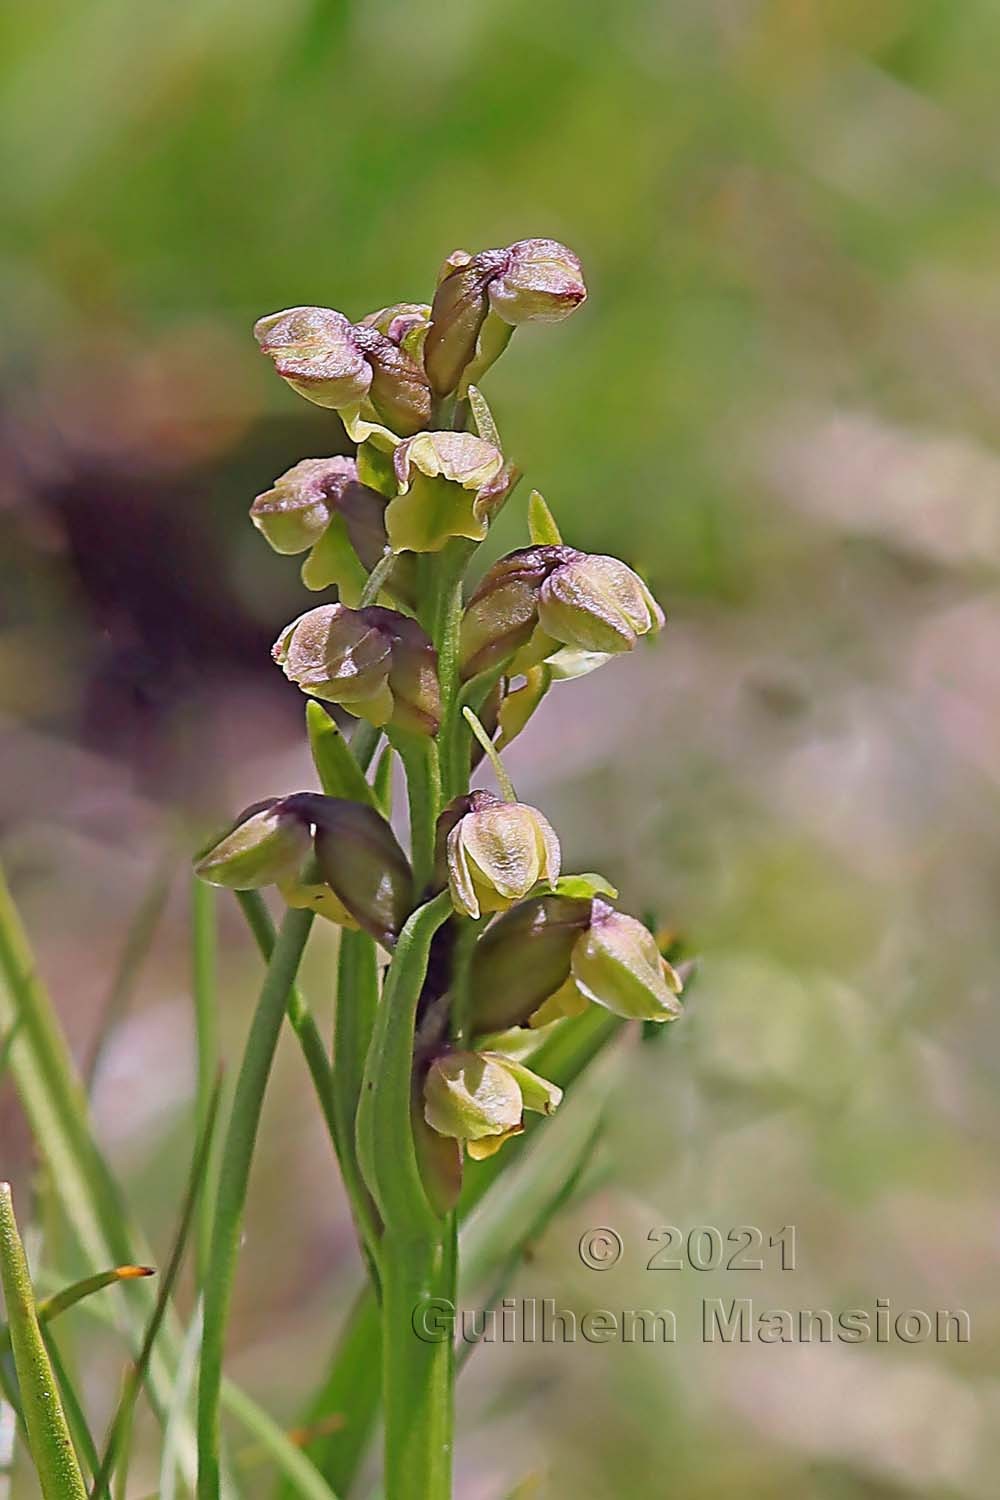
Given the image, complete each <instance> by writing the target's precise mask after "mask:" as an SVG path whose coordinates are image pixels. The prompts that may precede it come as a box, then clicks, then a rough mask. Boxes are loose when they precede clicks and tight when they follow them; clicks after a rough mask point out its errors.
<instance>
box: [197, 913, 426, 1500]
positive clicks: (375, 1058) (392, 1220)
mask: <svg viewBox="0 0 1000 1500" xmlns="http://www.w3.org/2000/svg"><path fill="white" fill-rule="evenodd" d="M451 912H452V905H451V896H450V895H449V893H448V892H447V891H442V892H441V893H440V894H439V895H437V896H435V897H434V899H433V900H432V901H428V902H427V903H426V905H424V906H421V907H419V908H418V909H417V910H416V911H415V912H414V913H413V915H412V916H411V917H410V918H409V919H408V921H407V922H406V925H405V926H404V928H403V930H402V932H401V933H400V935H399V940H398V942H397V944H396V949H395V952H394V954H393V960H392V964H391V965H390V967H389V973H388V978H387V979H386V983H385V990H384V993H383V996H382V1001H381V1004H380V1005H379V1007H378V1010H377V1012H376V1016H375V1027H374V1031H373V1033H372V1041H371V1046H370V1047H369V1049H368V1059H367V1062H366V1065H365V1074H364V1081H363V1083H362V1089H361V1099H360V1102H359V1105H358V1114H357V1141H358V1160H359V1162H360V1164H361V1170H362V1173H363V1174H364V1178H365V1181H366V1183H367V1184H368V1187H369V1190H370V1191H371V1193H372V1196H373V1197H374V1199H375V1202H376V1204H377V1206H378V1210H379V1212H380V1214H381V1215H382V1220H383V1222H384V1223H385V1225H386V1226H387V1228H388V1227H390V1226H393V1225H398V1226H399V1227H400V1229H401V1230H403V1231H412V1230H414V1229H415V1228H416V1229H418V1230H419V1227H420V1226H424V1227H426V1228H428V1229H431V1230H433V1229H434V1228H435V1227H437V1226H439V1225H440V1219H439V1218H438V1216H437V1215H436V1214H435V1212H434V1210H433V1209H432V1208H431V1206H430V1204H429V1203H428V1201H427V1195H426V1194H425V1192H424V1188H423V1183H422V1182H421V1180H420V1172H419V1169H418V1167H417V1158H416V1152H415V1150H414V1146H413V1129H412V1126H411V1124H410V1076H411V1073H412V1070H413V1033H414V1025H415V1021H416V1014H417V1001H418V999H419V998H420V990H421V987H422V985H423V982H424V977H425V975H426V973H427V960H428V957H429V954H430V946H431V939H432V938H433V936H434V934H435V932H437V930H438V928H439V927H440V926H441V924H442V923H443V922H446V921H447V919H448V917H449V916H450V915H451ZM202 1500H208V1497H202Z"/></svg>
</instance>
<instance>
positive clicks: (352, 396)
mask: <svg viewBox="0 0 1000 1500" xmlns="http://www.w3.org/2000/svg"><path fill="white" fill-rule="evenodd" d="M253 331H254V337H255V338H256V340H257V342H258V344H259V345H260V347H261V351H262V352H263V353H264V354H267V355H269V356H270V358H271V359H272V360H273V361H274V368H275V369H276V370H277V372H278V374H279V375H280V376H281V377H282V379H283V380H286V381H287V382H288V384H289V385H290V386H291V388H292V390H293V391H298V393H299V395H300V396H305V398H306V400H307V401H313V402H315V404H316V405H317V406H328V407H333V408H340V407H343V406H353V405H355V404H356V403H357V402H360V401H363V400H364V399H365V397H366V396H367V394H368V389H369V387H370V385H371V383H372V372H371V368H370V366H369V365H368V364H367V363H366V361H365V359H364V356H363V355H362V353H361V351H360V349H359V348H358V347H357V344H356V343H355V341H354V337H353V334H354V330H353V328H352V326H351V324H350V323H349V322H348V320H347V319H346V318H345V317H344V315H343V313H339V312H334V311H333V309H332V308H329V307H290V308H288V309H286V311H284V312H276V313H269V314H268V315H267V316H266V317H264V318H258V320H257V322H256V323H255V324H254V330H253Z"/></svg>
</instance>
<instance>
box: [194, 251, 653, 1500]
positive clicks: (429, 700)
mask: <svg viewBox="0 0 1000 1500" xmlns="http://www.w3.org/2000/svg"><path fill="white" fill-rule="evenodd" d="M586 295H587V292H586V286H585V283H584V279H583V273H582V270H581V267H580V262H579V260H578V259H577V257H576V256H575V255H574V254H573V252H572V251H571V250H569V249H567V248H566V246H564V245H561V244H558V243H556V242H555V241H552V240H545V239H528V240H522V241H519V242H518V243H517V244H514V245H511V246H508V247H507V248H505V249H496V250H486V251H481V252H479V253H478V254H474V255H472V254H467V253H466V252H464V251H456V252H455V253H454V254H453V255H451V256H449V257H448V260H447V261H446V262H445V265H444V267H443V270H442V273H441V276H440V279H439V281H438V284H437V289H436V291H435V293H434V296H433V300H432V301H431V303H430V304H413V303H397V304H394V305H392V306H389V307H385V308H382V309H381V310H379V311H378V312H375V313H372V314H370V315H369V316H367V317H365V318H362V319H361V320H360V321H359V322H357V323H355V322H351V321H350V320H349V319H348V318H347V317H345V316H344V315H343V314H342V313H340V312H336V311H334V310H332V309H330V308H325V307H295V308H291V309H288V310H285V311H282V312H276V313H272V314H269V315H268V316H266V317H263V318H261V319H260V320H259V322H258V323H257V325H256V328H255V334H256V338H257V341H258V343H259V345H260V348H261V350H262V351H263V353H264V354H265V355H266V356H267V357H268V358H269V359H270V360H271V361H272V362H273V365H274V368H275V370H276V371H277V373H278V375H279V376H281V378H282V379H283V380H284V381H285V382H286V383H287V384H288V385H289V386H290V387H291V389H292V390H293V391H295V392H297V393H298V394H299V395H301V396H304V397H305V398H306V399H307V400H309V401H311V402H314V403H316V404H317V405H319V406H321V407H326V408H329V409H331V410H332V411H334V412H336V413H337V414H338V416H339V418H340V421H341V423H342V424H343V428H344V429H345V430H346V433H347V435H348V437H349V438H350V439H351V441H352V442H353V443H354V444H355V445H356V452H355V454H354V456H353V457H345V456H343V455H342V454H340V453H337V454H334V455H331V456H329V457H318V458H305V459H302V460H301V461H300V462H298V463H296V464H295V465H294V466H293V467H292V468H290V469H289V470H288V472H287V473H285V474H282V475H281V476H280V477H279V478H277V479H276V480H275V481H274V483H273V484H272V485H271V487H270V488H269V489H267V490H265V491H264V492H263V493H262V494H260V495H259V496H258V497H257V499H256V500H255V501H254V502H253V505H252V507H251V511H250V515H251V519H252V521H253V524H254V525H255V526H256V527H257V529H258V530H259V531H260V532H261V533H262V535H263V537H264V538H265V539H266V541H267V542H268V543H270V545H271V547H272V548H273V549H274V550H275V552H277V553H281V554H286V555H294V554H300V555H301V554H305V557H304V561H303V564H302V572H301V576H302V583H303V585H304V586H305V588H306V589H308V590H311V591H314V592H320V593H323V594H324V595H325V597H324V598H323V599H322V601H321V602H318V603H316V604H315V605H314V607H312V608H310V609H307V610H305V611H304V612H303V613H302V614H300V615H299V616H298V618H297V619H295V620H292V621H291V622H290V623H289V624H287V625H285V626H284V627H283V628H282V629H281V630H280V631H279V633H278V636H277V640H276V642H275V645H274V650H273V655H274V660H275V662H276V664H277V666H278V667H279V668H280V669H281V671H283V672H284V674H285V676H286V677H287V678H288V680H289V682H290V683H291V684H294V686H295V687H297V688H299V689H300V690H301V692H302V693H303V694H305V695H306V697H307V699H308V702H307V705H306V724H307V733H308V737H309V742H310V745H311V749H312V753H313V758H314V761H315V766H316V771H317V774H318V779H319V782H320V785H321V788H322V790H321V791H318V792H317V791H294V792H291V793H287V794H285V795H283V796H280V797H277V798H271V799H268V800H267V801H264V802H260V803H257V804H255V805H254V806H253V807H251V808H248V809H247V810H246V811H245V812H244V813H243V814H242V815H241V816H240V817H239V818H238V819H237V820H236V823H235V825H234V826H233V827H232V828H231V829H230V830H229V831H228V832H227V833H226V834H225V835H224V836H222V837H221V838H218V839H216V840H215V841H214V843H213V844H212V846H211V847H210V848H209V849H207V850H206V851H205V852H204V853H203V854H202V855H201V857H200V858H199V859H198V861H197V864H196V870H197V873H198V875H199V876H200V877H201V879H202V880H203V881H206V882H210V883H212V884H214V885H219V886H226V887H229V888H232V889H234V890H236V891H237V892H241V893H244V897H243V899H244V900H252V899H254V898H252V897H250V896H247V895H246V894H245V893H253V892H257V891H258V890H260V889H261V888H263V887H267V886H273V887H275V888H276V890H277V892H278V893H279V895H280V899H281V900H282V902H283V903H284V906H285V908H286V915H285V918H284V922H283V926H282V929H281V933H280V935H279V936H278V938H277V942H276V944H275V945H274V949H273V953H272V956H271V967H270V971H269V985H266V986H265V995H264V996H262V1001H261V1005H262V1007H265V1002H266V1006H267V1007H269V1010H268V1016H269V1017H271V1018H272V1019H271V1020H269V1021H267V1023H266V1025H265V1022H264V1021H260V1025H259V1026H258V1025H257V1022H258V1020H260V1014H261V1013H260V1012H259V1013H258V1017H257V1018H255V1027H257V1030H256V1033H255V1032H252V1033H251V1042H250V1043H249V1044H248V1054H247V1060H245V1063H244V1071H243V1073H242V1074H241V1079H240V1085H239V1087H238V1089H237V1103H236V1106H234V1118H235V1117H237V1116H238V1114H239V1103H240V1089H241V1088H242V1087H243V1085H244V1082H245V1080H246V1078H247V1074H248V1070H249V1071H250V1072H251V1073H252V1072H253V1071H254V1070H255V1069H256V1073H257V1075H258V1081H259V1074H260V1071H261V1069H263V1074H264V1076H265V1077H266V1073H267V1070H268V1067H269V1063H270V1055H271V1053H273V1046H274V1041H275V1040H276V1037H277V1029H276V1026H277V1024H278V1021H280V1012H281V1010H282V1008H283V1007H284V1006H285V1004H286V1002H287V998H288V995H289V993H290V991H291V990H292V987H293V985H294V979H295V973H296V970H297V967H298V963H299V960H300V958H301V955H302V951H303V948H304V945H305V942H306V938H307V934H308V932H309V927H310V924H311V923H312V922H313V920H314V918H316V917H319V918H321V919H323V920H326V921H330V922H333V923H336V924H337V925H338V927H339V928H340V929H341V937H340V945H339V960H338V964H339V975H338V989H337V1002H336V1021H335V1036H334V1047H333V1057H332V1065H331V1074H330V1094H331V1097H330V1100H329V1104H330V1114H331V1118H332V1120H333V1124H334V1139H335V1144H336V1148H337V1153H338V1158H339V1162H340V1166H341V1169H342V1173H343V1179H344V1185H345V1188H346V1191H347V1195H348V1197H349V1200H350V1204H351V1208H352V1212H353V1217H354V1222H355V1226H356V1229H357V1234H358V1239H359V1243H360V1246H361V1250H362V1252H363V1256H364V1260H365V1265H366V1267H367V1271H368V1275H369V1277H370V1281H371V1295H372V1298H373V1299H374V1300H373V1302H372V1303H371V1304H370V1306H371V1307H372V1308H374V1309H377V1312H375V1311H373V1312H372V1313H371V1320H372V1321H371V1330H372V1336H373V1337H376V1338H380V1341H381V1348H382V1365H381V1400H382V1409H383V1412H384V1421H385V1438H384V1478H383V1485H384V1493H385V1496H386V1497H387V1500H444V1497H447V1496H449V1495H450V1494H451V1483H452V1480H451V1470H452V1420H453V1417H452V1412H453V1382H454V1371H455V1354H454V1349H453V1347H452V1342H451V1340H450V1339H445V1340H443V1341H426V1340H424V1339H421V1338H420V1337H418V1336H417V1334H416V1333H415V1331H414V1322H413V1315H414V1310H415V1308H416V1307H417V1306H418V1305H419V1304H420V1303H421V1301H422V1299H426V1298H428V1297H436V1298H442V1299H445V1301H446V1302H447V1303H452V1304H453V1302H454V1298H455V1295H456V1290H455V1289H456V1275H457V1256H456V1220H457V1214H458V1213H459V1212H460V1207H461V1204H462V1203H463V1202H465V1201H466V1199H468V1197H469V1196H470V1193H471V1194H472V1195H473V1196H474V1195H475V1193H476V1191H477V1188H476V1185H475V1174H476V1173H486V1172H487V1171H488V1170H490V1169H493V1170H496V1169H497V1165H496V1161H495V1159H496V1157H497V1153H499V1152H502V1150H503V1147H504V1145H505V1143H506V1142H509V1141H510V1140H511V1139H512V1138H514V1137H516V1136H518V1135H519V1134H521V1133H522V1132H523V1131H524V1129H525V1123H526V1115H527V1114H529V1113H535V1114H537V1115H539V1116H545V1115H549V1114H551V1113H552V1112H553V1111H554V1110H555V1109H556V1108H557V1106H558V1105H559V1102H560V1099H561V1097H562V1089H561V1087H560V1083H559V1081H558V1080H557V1076H556V1075H557V1074H558V1073H559V1069H558V1068H553V1067H547V1065H546V1060H547V1058H550V1057H551V1056H552V1055H553V1052H552V1046H551V1043H552V1042H553V1039H556V1038H558V1037H559V1036H561V1035H562V1033H563V1031H564V1030H565V1029H566V1028H572V1027H574V1026H577V1025H579V1023H580V1021H581V1019H582V1018H583V1017H585V1015H586V1013H587V1012H588V1011H590V1010H591V1009H592V1008H593V1007H598V1008H600V1009H601V1010H602V1011H604V1012H609V1013H611V1014H612V1015H613V1016H615V1017H618V1018H623V1019H625V1020H641V1021H647V1022H649V1021H653V1022H663V1021H670V1020H673V1019H674V1018H675V1017H676V1016H677V1015H678V1013H679V1010H680V1004H679V1001H678V994H679V992H680V990H681V981H680V979H679V977H678V975H677V973H676V972H675V971H674V969H673V968H671V966H670V965H669V964H668V963H667V962H666V960H665V959H664V957H662V956H661V953H660V950H659V948H658V946H657V943H656V941H655V939H654V937H653V936H652V935H651V934H650V932H649V931H648V930H647V928H646V927H645V926H643V925H642V924H641V923H640V922H639V921H637V920H636V919H635V918H634V917H631V916H628V915H626V914H625V913H624V912H621V911H619V910H618V908H617V906H616V904H615V898H616V893H615V892H614V891H613V890H612V889H611V887H610V886H609V885H608V883H607V882H606V881H604V880H603V879H601V878H600V877H599V876H595V875H590V874H584V875H573V876H566V875H564V874H563V873H562V869H561V854H560V845H559V839H558V836H557V833H556V831H555V829H554V828H553V827H552V825H551V824H550V822H549V821H548V819H547V818H546V817H545V815H544V813H543V812H541V811H540V810H539V809H538V808H535V807H531V806H528V805H527V804H525V803H522V802H520V801H519V800H518V798H517V795H516V793H515V791H514V788H513V787H512V785H511V782H510V779H509V777H508V775H507V774H506V771H505V769H504V766H503V763H502V761H501V759H500V752H501V751H502V750H503V749H504V747H506V746H507V745H509V744H510V743H511V742H512V741H513V740H514V739H515V738H516V737H517V735H518V734H520V733H521V732H522V731H523V730H524V728H525V726H526V725H527V724H528V722H529V721H530V720H531V718H532V716H533V715H534V714H535V713H537V712H538V711H539V710H540V709H541V708H542V705H543V703H544V702H545V700H546V698H547V695H548V694H549V692H550V691H553V690H554V691H557V692H562V691H567V689H564V688H563V687H562V686H561V684H563V683H564V682H567V681H571V680H572V679H573V678H575V677H578V676H580V675H581V674H583V673H586V672H591V671H593V670H594V669H595V668H597V667H599V666H601V665H602V664H604V663H606V662H608V661H610V659H611V658H612V657H614V656H616V655H619V654H621V653H623V652H627V651H631V650H632V649H633V648H634V647H635V645H636V643H637V642H638V641H639V640H640V638H641V637H643V636H647V635H653V634H655V633H656V632H658V631H659V630H660V629H661V627H662V625H663V620H664V617H663V613H662V611H661V609H660V607H659V605H658V604H657V603H656V600H655V599H654V598H653V596H652V594H651V593H650V591H649V589H648V587H647V586H646V584H645V583H644V581H643V580H642V579H641V578H640V577H639V576H638V575H637V574H636V573H635V572H633V571H632V569H631V568H629V567H628V566H626V564H625V563H624V562H620V561H619V560H618V559H616V558H613V557H605V556H591V555H588V554H586V553H584V552H581V551H578V550H577V549H576V548H574V547H572V546H569V545H567V544H566V543H565V542H564V541H563V539H562V536H561V535H560V532H559V530H558V527H557V525H556V522H555V520H554V518H553V515H552V513H551V511H550V510H549V508H548V506H547V505H546V503H545V501H544V500H543V499H542V497H541V495H540V494H539V493H538V492H537V491H533V492H532V493H531V495H530V499H529V502H528V506H527V530H528V545H526V546H524V547H522V548H520V549H518V550H517V551H515V552H512V553H511V554H510V555H509V556H506V557H504V558H502V559H501V560H500V561H499V562H497V563H495V564H494V565H493V566H492V567H490V568H489V569H488V570H487V571H486V572H485V574H484V575H483V576H482V577H481V578H480V580H479V582H478V584H477V585H476V587H475V588H474V589H473V590H472V591H471V593H470V594H469V595H468V597H466V593H465V590H464V580H465V576H466V574H467V572H468V571H469V569H470V567H472V566H473V565H474V562H475V554H476V550H477V547H478V545H479V544H480V543H481V542H482V541H483V539H484V538H485V537H486V535H487V533H488V531H489V528H490V525H491V523H492V522H493V520H494V519H495V517H496V515H497V514H498V512H499V510H500V508H501V507H502V506H504V505H506V504H507V503H508V502H509V501H510V497H511V495H512V494H513V492H514V490H515V487H516V485H517V483H518V479H519V477H520V476H519V472H518V470H517V468H516V466H515V465H514V464H513V463H511V461H510V460H509V459H508V457H507V455H506V454H505V452H504V449H503V446H502V444H501V441H500V437H499V435H498V432H497V427H496V424H495V422H494V419H493V416H492V414H491V412H490V409H489V406H488V405H487V402H486V399H485V397H484V396H483V394H482V390H481V382H482V380H483V378H484V377H485V376H486V374H487V372H488V371H489V369H490V367H491V366H492V364H493V363H494V361H495V360H496V359H497V358H498V357H499V356H500V355H501V354H502V353H503V351H504V350H505V349H506V347H507V345H508V343H509V342H510V339H511V335H512V334H513V332H514V330H515V328H517V327H519V326H520V325H521V324H528V323H534V322H538V323H555V322H558V321H560V320H562V319H564V318H566V317H568V316H569V315H570V314H572V313H573V312H575V311H576V310H577V309H578V308H579V307H580V306H581V305H582V304H583V302H584V301H585V299H586ZM335 436H336V434H335ZM350 720H353V721H354V730H353V733H352V734H351V736H350V739H348V738H347V737H346V736H345V734H344V732H343V728H342V725H344V724H345V723H347V722H348V721H350ZM396 758H398V761H399V762H400V763H401V765H402V768H403V771H404V773H405V779H406V787H407V797H408V804H409V818H408V847H404V846H403V844H402V843H401V842H400V839H399V837H398V835H397V832H396V831H395V828H394V826H393V822H392V820H391V807H390V798H391V786H392V770H393V763H394V760H395V759H396ZM477 768H480V769H481V770H483V771H484V772H485V773H486V774H487V776H488V777H489V776H492V778H493V780H494V783H495V788H496V790H495V791H493V790H487V789H475V790H473V789H471V788H470V778H471V777H472V776H473V774H474V773H475V772H476V770H477ZM257 899H259V898H257ZM273 1018H278V1020H277V1021H276V1020H274V1019H273ZM268 1027H269V1029H267V1028H268ZM265 1032H266V1034H265ZM581 1065H582V1054H581ZM572 1073H573V1068H570V1069H569V1070H565V1069H564V1071H563V1076H562V1082H563V1083H565V1082H567V1081H570V1078H571V1076H572ZM250 1087H251V1084H250V1083H248V1084H247V1089H250ZM246 1097H249V1095H247V1096H246ZM255 1128H256V1121H255V1120H252V1121H251V1122H250V1132H249V1134H250V1142H249V1145H248V1144H247V1140H246V1130H244V1131H243V1134H242V1136H240V1133H239V1132H238V1131H237V1132H236V1136H237V1137H238V1138H237V1139H235V1141H234V1127H233V1126H231V1127H230V1136H229V1139H228V1140H227V1143H226V1149H225V1152H224V1157H223V1169H222V1178H221V1185H220V1192H221V1194H222V1195H223V1198H224V1201H225V1203H226V1204H227V1205H228V1209H227V1212H225V1213H222V1214H221V1215H220V1220H219V1222H217V1224H216V1233H215V1235H214V1238H213V1242H212V1246H211V1265H210V1274H209V1277H208V1279H207V1283H206V1299H205V1329H204V1342H203V1355H202V1364H201V1374H200V1389H199V1455H200V1468H199V1476H198V1495H199V1500H219V1495H220V1482H221V1459H220V1448H219V1402H220V1391H221V1388H222V1363H221V1352H222V1340H223V1334H224V1329H225V1323H226V1317H227V1312H228V1303H229V1292H230V1288H231V1284H232V1278H233V1272H234V1266H235V1259H236V1253H237V1246H238V1232H239V1220H240V1215H241V1212H242V1203H243V1194H244V1192H245V1186H246V1171H247V1168H248V1164H249V1149H250V1145H252V1137H253V1132H254V1130H255ZM463 1175H464V1176H465V1179H466V1182H465V1189H464V1196H463ZM470 1179H472V1181H471V1182H470ZM227 1194H228V1197H226V1196H225V1195H227ZM336 1477H337V1478H338V1483H339V1485H340V1487H341V1488H342V1489H343V1490H344V1491H345V1492H346V1487H347V1484H348V1482H349V1481H350V1479H351V1478H352V1477H353V1476H352V1474H350V1473H348V1472H346V1471H345V1470H342V1471H341V1472H340V1474H339V1475H338V1476H336Z"/></svg>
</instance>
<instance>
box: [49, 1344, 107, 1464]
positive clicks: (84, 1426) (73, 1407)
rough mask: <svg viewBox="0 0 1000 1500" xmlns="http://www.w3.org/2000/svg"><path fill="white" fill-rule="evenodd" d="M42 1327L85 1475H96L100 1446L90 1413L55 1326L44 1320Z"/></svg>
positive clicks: (74, 1443)
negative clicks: (91, 1427) (98, 1448)
mask: <svg viewBox="0 0 1000 1500" xmlns="http://www.w3.org/2000/svg"><path fill="white" fill-rule="evenodd" d="M39 1326H40V1328H41V1330H42V1338H43V1339H44V1341H45V1352H46V1353H47V1354H48V1356H49V1359H50V1360H51V1361H52V1370H53V1373H54V1374H55V1377H56V1382H57V1384H58V1386H59V1394H60V1396H61V1397H62V1403H63V1408H64V1410H65V1412H66V1421H67V1423H68V1424H69V1431H70V1436H71V1437H72V1439H73V1447H74V1448H75V1449H76V1456H77V1458H78V1459H79V1461H80V1466H81V1468H82V1469H83V1470H84V1471H85V1474H86V1475H89V1476H90V1477H91V1478H92V1477H93V1475H94V1474H95V1473H96V1472H97V1464H98V1458H97V1448H96V1446H95V1443H94V1439H93V1435H92V1434H91V1431H90V1424H89V1423H88V1421H87V1414H86V1412H85V1411H84V1409H83V1403H82V1401H81V1400H80V1397H79V1396H78V1395H77V1393H76V1386H75V1385H74V1384H73V1380H72V1377H71V1376H70V1373H69V1371H68V1370H67V1368H66V1365H65V1363H64V1361H63V1358H62V1355H61V1354H60V1352H59V1346H58V1344H57V1343H56V1341H55V1338H54V1336H53V1333H52V1329H51V1328H47V1327H46V1326H45V1324H44V1323H40V1324H39Z"/></svg>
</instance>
